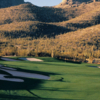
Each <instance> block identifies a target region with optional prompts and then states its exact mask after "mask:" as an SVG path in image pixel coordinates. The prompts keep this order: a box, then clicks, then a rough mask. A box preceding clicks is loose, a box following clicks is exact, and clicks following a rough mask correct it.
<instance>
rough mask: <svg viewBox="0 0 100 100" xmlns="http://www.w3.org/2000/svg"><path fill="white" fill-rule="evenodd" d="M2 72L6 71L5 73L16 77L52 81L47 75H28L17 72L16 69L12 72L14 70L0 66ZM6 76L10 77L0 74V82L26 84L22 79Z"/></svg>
mask: <svg viewBox="0 0 100 100" xmlns="http://www.w3.org/2000/svg"><path fill="white" fill-rule="evenodd" d="M0 70H1V71H4V72H7V73H9V74H11V75H12V76H14V77H21V78H33V79H42V80H48V79H50V77H49V76H46V75H42V74H37V73H28V72H22V71H17V70H16V69H14V68H13V70H12V68H8V67H3V66H2V65H0ZM5 76H9V75H4V74H0V80H5V81H13V82H24V80H22V79H17V78H5Z"/></svg>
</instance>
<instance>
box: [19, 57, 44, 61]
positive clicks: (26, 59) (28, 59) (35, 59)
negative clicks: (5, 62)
mask: <svg viewBox="0 0 100 100" xmlns="http://www.w3.org/2000/svg"><path fill="white" fill-rule="evenodd" d="M19 59H20V60H25V61H39V62H41V61H43V60H40V59H37V58H19Z"/></svg>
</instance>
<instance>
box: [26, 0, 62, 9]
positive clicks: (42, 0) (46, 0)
mask: <svg viewBox="0 0 100 100" xmlns="http://www.w3.org/2000/svg"><path fill="white" fill-rule="evenodd" d="M24 1H25V2H31V3H32V4H34V5H37V6H40V7H42V6H54V5H58V4H59V3H61V2H62V0H24Z"/></svg>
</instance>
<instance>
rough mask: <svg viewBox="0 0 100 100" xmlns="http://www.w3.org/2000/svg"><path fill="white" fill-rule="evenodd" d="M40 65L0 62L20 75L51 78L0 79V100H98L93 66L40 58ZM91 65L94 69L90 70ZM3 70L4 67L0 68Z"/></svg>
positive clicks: (99, 85)
mask: <svg viewBox="0 0 100 100" xmlns="http://www.w3.org/2000/svg"><path fill="white" fill-rule="evenodd" d="M39 59H41V60H43V62H29V61H17V62H14V61H13V62H11V61H2V60H1V61H0V65H3V66H4V67H6V68H8V69H11V70H15V69H16V70H17V71H19V72H26V73H33V74H34V73H35V74H39V75H40V74H41V75H45V76H47V77H50V79H48V80H43V79H36V78H32V77H31V78H28V77H20V76H19V75H18V76H12V75H11V74H9V72H5V70H1V68H0V74H7V75H8V76H6V78H16V79H20V80H24V81H23V82H13V81H5V80H0V100H100V69H99V68H98V67H96V66H98V65H94V64H86V63H82V64H75V63H69V62H63V61H59V60H57V59H54V58H49V57H48V58H45V57H41V58H40V57H39ZM91 66H94V67H91ZM2 68H3V67H2Z"/></svg>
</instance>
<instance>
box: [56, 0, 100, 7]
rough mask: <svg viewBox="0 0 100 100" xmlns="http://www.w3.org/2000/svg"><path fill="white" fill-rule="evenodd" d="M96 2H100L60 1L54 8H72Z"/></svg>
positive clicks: (88, 0) (86, 0)
mask: <svg viewBox="0 0 100 100" xmlns="http://www.w3.org/2000/svg"><path fill="white" fill-rule="evenodd" d="M96 1H100V0H62V2H61V3H60V4H59V5H56V6H55V7H56V8H58V7H60V8H63V7H72V6H78V5H80V4H82V3H90V2H96Z"/></svg>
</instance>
